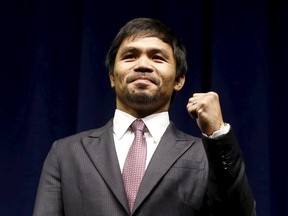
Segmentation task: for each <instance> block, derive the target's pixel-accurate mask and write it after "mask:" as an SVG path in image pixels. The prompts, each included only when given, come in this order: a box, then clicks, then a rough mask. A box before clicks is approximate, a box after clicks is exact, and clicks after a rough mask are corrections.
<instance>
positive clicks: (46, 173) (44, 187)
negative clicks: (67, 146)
mask: <svg viewBox="0 0 288 216" xmlns="http://www.w3.org/2000/svg"><path fill="white" fill-rule="evenodd" d="M61 194H62V192H61V180H60V170H59V165H58V162H57V157H56V145H55V143H54V145H53V146H52V148H51V150H50V152H49V153H48V155H47V157H46V159H45V161H44V165H43V168H42V173H41V177H40V181H39V185H38V191H37V195H36V201H35V205H34V211H33V216H43V215H45V216H62V215H64V213H63V205H62V195H61Z"/></svg>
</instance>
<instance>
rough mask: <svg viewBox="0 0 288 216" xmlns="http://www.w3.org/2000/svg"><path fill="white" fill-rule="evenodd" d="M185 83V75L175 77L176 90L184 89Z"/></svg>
mask: <svg viewBox="0 0 288 216" xmlns="http://www.w3.org/2000/svg"><path fill="white" fill-rule="evenodd" d="M184 83H185V76H184V75H183V76H179V77H177V78H176V79H175V82H174V91H176V92H177V91H180V90H181V89H182V87H183V86H184Z"/></svg>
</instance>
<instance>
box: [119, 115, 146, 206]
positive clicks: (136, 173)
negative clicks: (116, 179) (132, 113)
mask: <svg viewBox="0 0 288 216" xmlns="http://www.w3.org/2000/svg"><path fill="white" fill-rule="evenodd" d="M131 128H132V131H133V132H134V134H135V138H134V141H133V143H132V145H131V147H130V149H129V152H128V155H127V157H126V160H125V163H124V167H123V173H122V176H123V180H124V187H125V190H126V195H127V199H128V204H129V207H130V211H132V209H133V205H134V201H135V199H136V195H137V192H138V189H139V185H140V182H141V180H142V177H143V175H144V172H145V162H146V149H147V146H146V140H145V137H144V128H145V124H144V122H143V121H142V120H141V119H136V120H135V121H134V122H133V123H132V124H131Z"/></svg>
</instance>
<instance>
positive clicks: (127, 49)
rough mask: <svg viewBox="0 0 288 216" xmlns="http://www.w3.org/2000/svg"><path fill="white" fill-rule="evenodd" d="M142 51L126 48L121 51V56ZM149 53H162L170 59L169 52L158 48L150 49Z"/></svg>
mask: <svg viewBox="0 0 288 216" xmlns="http://www.w3.org/2000/svg"><path fill="white" fill-rule="evenodd" d="M139 50H140V49H138V48H136V47H124V48H123V49H122V50H120V53H119V54H120V55H124V54H125V53H129V52H139ZM148 52H149V53H152V54H155V53H160V54H162V55H163V56H164V58H166V59H169V54H168V52H167V50H165V49H158V48H148Z"/></svg>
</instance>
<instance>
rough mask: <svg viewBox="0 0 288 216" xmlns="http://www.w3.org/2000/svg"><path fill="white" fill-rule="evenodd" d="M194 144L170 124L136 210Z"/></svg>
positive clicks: (155, 156)
mask: <svg viewBox="0 0 288 216" xmlns="http://www.w3.org/2000/svg"><path fill="white" fill-rule="evenodd" d="M193 143H194V142H193V141H191V140H189V141H188V139H187V137H186V135H184V133H182V132H180V131H179V130H178V129H177V128H176V127H175V125H174V124H173V123H170V125H169V126H168V128H167V130H166V131H165V133H164V135H163V137H162V138H161V141H160V143H159V145H158V147H157V149H156V151H155V153H154V155H153V157H152V158H151V161H150V163H149V165H148V167H147V170H146V172H145V175H144V177H143V180H142V182H141V185H140V188H139V192H138V195H137V197H136V201H135V204H134V210H136V208H137V207H139V205H140V204H141V202H142V201H143V200H144V199H145V198H146V197H147V195H148V194H149V193H150V192H151V191H152V190H153V188H154V187H155V185H156V184H157V183H158V182H159V181H160V179H161V178H162V177H163V175H165V173H166V172H167V171H168V170H169V169H170V167H171V166H172V165H173V163H174V162H175V161H176V160H177V159H178V158H179V157H180V156H181V155H182V154H183V153H184V152H186V151H187V149H189V147H190V146H191V145H192V144H193ZM134 210H133V211H134Z"/></svg>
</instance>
